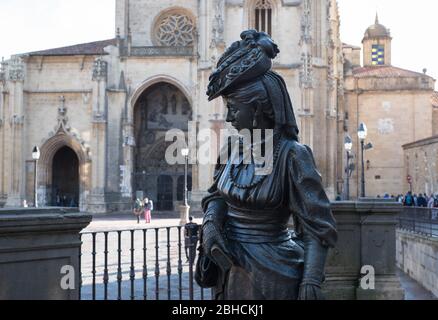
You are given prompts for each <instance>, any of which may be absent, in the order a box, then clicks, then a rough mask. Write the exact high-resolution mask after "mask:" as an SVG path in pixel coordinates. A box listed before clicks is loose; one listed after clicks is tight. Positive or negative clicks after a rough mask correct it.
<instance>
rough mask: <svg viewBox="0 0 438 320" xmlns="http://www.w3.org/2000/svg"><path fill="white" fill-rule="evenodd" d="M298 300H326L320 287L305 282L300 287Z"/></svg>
mask: <svg viewBox="0 0 438 320" xmlns="http://www.w3.org/2000/svg"><path fill="white" fill-rule="evenodd" d="M298 300H325V298H324V295H323V294H322V291H321V286H320V285H317V284H315V283H306V282H303V283H302V284H301V286H300V292H299V295H298Z"/></svg>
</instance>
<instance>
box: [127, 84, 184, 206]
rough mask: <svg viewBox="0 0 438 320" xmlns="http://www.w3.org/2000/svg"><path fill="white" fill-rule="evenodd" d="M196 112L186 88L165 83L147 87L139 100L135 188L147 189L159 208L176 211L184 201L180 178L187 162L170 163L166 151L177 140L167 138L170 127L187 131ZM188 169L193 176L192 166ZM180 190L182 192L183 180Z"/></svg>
mask: <svg viewBox="0 0 438 320" xmlns="http://www.w3.org/2000/svg"><path fill="white" fill-rule="evenodd" d="M192 113H193V112H192V108H191V106H190V103H189V101H188V99H187V97H186V96H185V95H184V94H183V93H182V91H181V90H180V89H178V88H177V87H176V86H174V85H172V84H170V83H165V82H159V83H156V84H154V85H152V86H150V87H149V88H147V89H146V90H145V91H144V92H143V93H142V94H141V95H140V97H139V98H138V100H137V101H136V103H135V108H134V134H135V151H134V161H135V168H134V181H133V189H134V190H135V191H143V192H144V194H145V196H146V197H148V198H150V199H152V200H153V201H154V208H155V210H158V211H174V210H175V208H177V207H178V205H179V204H180V202H181V200H177V199H178V195H177V189H178V184H177V179H178V177H180V176H184V172H185V163H181V164H170V163H169V162H168V161H167V159H166V158H165V155H166V151H167V150H168V147H169V146H170V145H171V144H172V143H173V141H166V139H165V138H166V133H167V132H168V131H169V130H174V129H178V130H181V131H182V132H185V133H187V131H188V124H189V121H191V120H192ZM188 169H189V175H191V172H192V167H191V166H189V168H188ZM182 181H184V180H182ZM189 182H191V181H190V180H189ZM179 190H181V192H180V195H182V194H183V193H182V189H181V183H180V184H179Z"/></svg>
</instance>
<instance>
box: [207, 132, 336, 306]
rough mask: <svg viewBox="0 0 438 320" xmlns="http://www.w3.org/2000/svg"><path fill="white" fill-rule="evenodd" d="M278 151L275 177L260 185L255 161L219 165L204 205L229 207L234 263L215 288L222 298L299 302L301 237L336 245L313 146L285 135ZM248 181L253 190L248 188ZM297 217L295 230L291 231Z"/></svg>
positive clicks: (229, 243)
mask: <svg viewBox="0 0 438 320" xmlns="http://www.w3.org/2000/svg"><path fill="white" fill-rule="evenodd" d="M276 153H277V154H276V157H275V158H274V164H273V170H272V172H271V174H269V175H267V176H266V177H265V178H264V179H263V180H262V181H261V182H260V183H258V184H256V183H254V186H252V185H251V184H252V182H257V181H259V180H261V179H260V176H256V175H255V174H254V173H255V165H254V163H253V162H252V164H243V163H241V164H240V165H235V166H233V165H231V163H234V162H232V161H229V162H228V163H227V164H226V165H218V166H217V167H216V171H215V176H214V184H213V186H212V187H211V188H210V189H209V192H210V195H209V196H207V197H206V198H205V199H204V200H203V207H204V210H205V208H207V206H208V203H209V202H210V201H218V200H219V201H221V200H224V201H225V202H226V203H227V205H228V212H227V217H226V222H225V225H224V237H225V239H226V243H227V248H228V249H229V251H230V254H231V255H232V257H231V258H232V260H233V262H234V266H233V267H232V269H231V271H230V272H229V273H228V274H226V275H221V277H220V281H219V283H218V285H217V286H216V288H215V293H216V299H218V300H222V299H224V300H265V299H270V300H296V299H297V297H298V291H299V285H300V283H301V281H302V277H303V268H304V254H305V252H304V251H305V250H304V248H303V245H302V243H301V241H300V237H301V236H302V235H303V234H304V233H306V232H307V233H310V234H311V235H313V236H314V237H315V238H317V239H319V240H320V241H321V243H322V244H323V245H325V246H327V247H329V246H333V245H334V244H335V242H336V223H335V221H334V218H333V215H332V213H331V210H330V201H329V200H328V198H327V196H326V193H325V191H324V188H323V186H322V180H321V175H320V174H319V172H318V171H317V169H316V165H315V161H314V158H313V154H312V151H311V150H310V148H309V147H307V146H304V145H301V144H299V143H298V142H296V141H295V140H291V139H288V138H285V137H283V138H281V140H280V142H279V144H277V146H276ZM243 181H245V184H248V182H249V185H251V186H250V187H249V188H248V185H246V187H242V185H243ZM291 217H292V218H293V221H294V226H295V232H290V231H289V230H288V225H289V222H290V218H291Z"/></svg>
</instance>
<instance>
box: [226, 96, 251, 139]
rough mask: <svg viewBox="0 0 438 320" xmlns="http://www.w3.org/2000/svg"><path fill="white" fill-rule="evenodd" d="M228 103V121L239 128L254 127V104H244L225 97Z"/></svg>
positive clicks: (249, 128)
mask: <svg viewBox="0 0 438 320" xmlns="http://www.w3.org/2000/svg"><path fill="white" fill-rule="evenodd" d="M224 100H225V103H226V105H227V109H228V113H227V120H226V121H227V122H229V123H231V125H232V126H233V127H234V128H236V129H237V130H239V131H240V130H243V129H248V130H252V129H253V120H254V108H253V106H252V105H248V104H243V103H241V102H239V101H237V100H235V99H231V98H226V99H224Z"/></svg>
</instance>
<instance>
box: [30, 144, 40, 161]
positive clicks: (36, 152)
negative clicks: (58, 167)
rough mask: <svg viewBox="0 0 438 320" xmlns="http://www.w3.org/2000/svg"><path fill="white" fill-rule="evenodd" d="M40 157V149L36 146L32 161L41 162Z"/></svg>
mask: <svg viewBox="0 0 438 320" xmlns="http://www.w3.org/2000/svg"><path fill="white" fill-rule="evenodd" d="M40 156H41V153H40V149H39V148H38V147H36V146H35V147H34V148H33V150H32V159H33V160H39V159H40Z"/></svg>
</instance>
